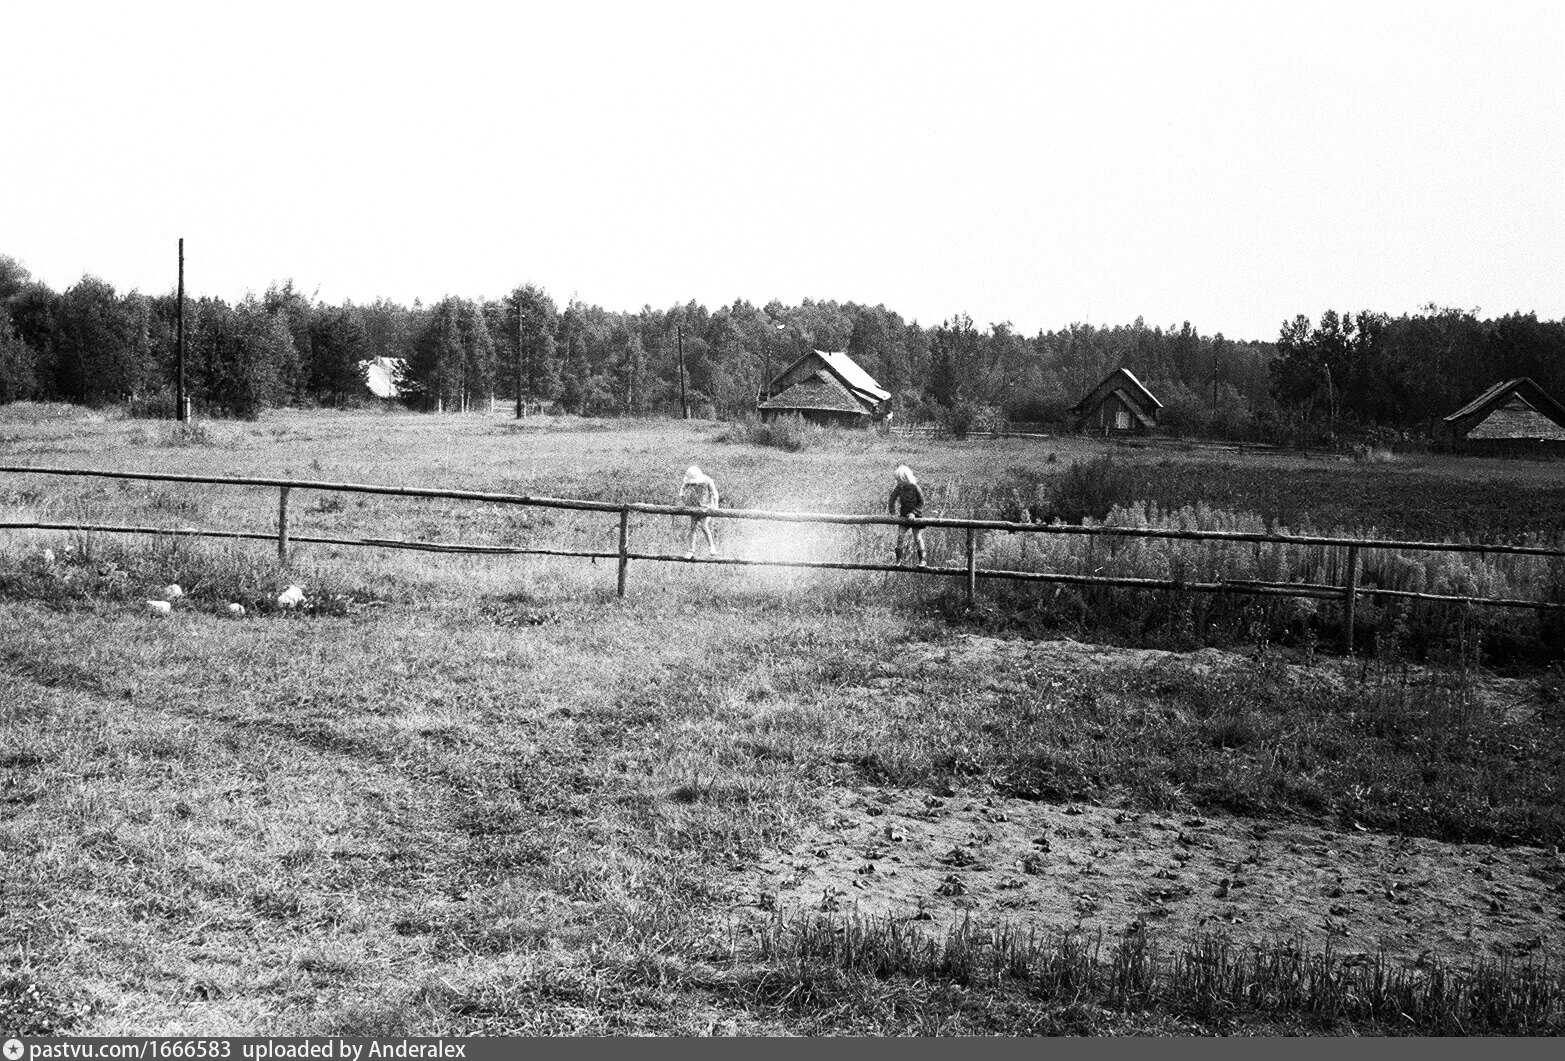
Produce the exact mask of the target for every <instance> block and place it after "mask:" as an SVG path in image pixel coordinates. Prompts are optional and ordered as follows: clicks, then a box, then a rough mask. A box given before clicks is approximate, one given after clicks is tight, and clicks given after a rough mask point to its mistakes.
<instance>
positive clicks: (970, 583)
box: [967, 527, 978, 608]
mask: <svg viewBox="0 0 1565 1061" xmlns="http://www.w3.org/2000/svg"><path fill="white" fill-rule="evenodd" d="M973 537H974V534H973V528H971V527H969V528H967V606H968V607H969V608H971V607H972V606H973V597H974V596H975V595H976V594H977V592H978V562H977V557H976V555H975V554H974V552H973Z"/></svg>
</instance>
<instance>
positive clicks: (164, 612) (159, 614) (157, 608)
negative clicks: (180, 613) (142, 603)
mask: <svg viewBox="0 0 1565 1061" xmlns="http://www.w3.org/2000/svg"><path fill="white" fill-rule="evenodd" d="M173 613H174V606H173V605H172V604H170V603H169V602H168V601H166V600H149V601H148V602H147V614H149V615H151V616H153V617H154V618H158V619H167V618H168V617H169V616H170V615H172V614H173Z"/></svg>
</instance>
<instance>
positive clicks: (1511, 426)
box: [1438, 376, 1565, 449]
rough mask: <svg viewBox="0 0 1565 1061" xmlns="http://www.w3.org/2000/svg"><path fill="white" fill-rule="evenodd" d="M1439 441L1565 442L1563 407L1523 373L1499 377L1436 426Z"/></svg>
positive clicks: (1476, 444) (1474, 444) (1470, 444)
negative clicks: (1499, 378) (1505, 378)
mask: <svg viewBox="0 0 1565 1061" xmlns="http://www.w3.org/2000/svg"><path fill="white" fill-rule="evenodd" d="M1438 428H1439V435H1440V437H1441V439H1442V440H1443V441H1446V442H1450V443H1453V444H1457V445H1460V446H1462V448H1468V449H1482V448H1485V447H1500V448H1504V447H1507V446H1514V445H1526V444H1540V443H1541V444H1547V445H1550V446H1558V445H1560V444H1565V407H1562V406H1561V405H1560V403H1559V402H1557V401H1555V400H1554V399H1553V398H1551V397H1549V395H1548V393H1547V392H1546V391H1544V389H1543V388H1542V387H1540V386H1538V385H1537V384H1536V383H1534V382H1533V381H1532V380H1531V379H1529V378H1528V377H1526V376H1518V377H1517V378H1515V379H1508V380H1502V381H1501V382H1499V383H1496V384H1495V385H1494V386H1492V387H1490V388H1489V389H1488V390H1486V391H1484V392H1483V393H1482V394H1480V395H1479V396H1478V397H1476V398H1474V399H1473V400H1472V401H1470V402H1468V403H1467V404H1466V405H1464V406H1462V407H1461V408H1460V409H1458V410H1457V411H1456V412H1454V413H1451V414H1450V415H1449V416H1447V417H1445V418H1444V419H1442V420H1441V422H1440V424H1439V425H1438Z"/></svg>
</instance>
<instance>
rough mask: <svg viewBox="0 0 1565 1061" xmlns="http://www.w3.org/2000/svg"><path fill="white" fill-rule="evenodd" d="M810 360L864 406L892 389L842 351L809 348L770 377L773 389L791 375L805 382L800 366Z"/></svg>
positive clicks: (873, 402) (798, 380)
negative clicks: (834, 378)
mask: <svg viewBox="0 0 1565 1061" xmlns="http://www.w3.org/2000/svg"><path fill="white" fill-rule="evenodd" d="M810 361H818V362H819V363H820V364H821V365H822V366H824V368H825V370H826V371H828V372H829V373H830V374H831V375H833V376H835V377H836V378H837V379H838V380H839V381H840V382H841V383H842V385H843V386H844V387H846V388H847V389H848V391H849V392H850V393H852V394H853V395H854V396H855V397H857V398H858V399H859V400H860V401H862V402H864V403H865V404H866V405H869V406H875V405H879V404H880V403H881V402H883V401H886V400H887V399H889V398H890V397H891V392H890V391H888V390H885V389H884V388H882V387H881V385H880V384H878V383H876V382H875V380H874V378H873V377H871V376H870V374H869V373H868V372H865V371H864V370H863V369H862V368H860V367H859V365H858V363H857V362H855V361H854V360H853V358H851V357H849V356H848V354H847V351H845V350H811V351H810V352H809V353H807V354H805V355H804V356H803V357H799V358H796V359H795V360H794V361H793V362H792V363H791V364H789V365H788V367H787V368H785V369H783V370H782V371H781V372H779V373H778V374H777V375H776V376H774V377H773V378H772V380H771V381H770V382H771V386H772V387H773V388H776V387H780V386H783V382H784V381H785V380H788V379H790V378H792V379H793V380H794V382H795V383H802V382H804V381H803V380H802V379H800V378H798V377H799V376H800V375H801V373H800V369H801V367H807V363H808V362H810Z"/></svg>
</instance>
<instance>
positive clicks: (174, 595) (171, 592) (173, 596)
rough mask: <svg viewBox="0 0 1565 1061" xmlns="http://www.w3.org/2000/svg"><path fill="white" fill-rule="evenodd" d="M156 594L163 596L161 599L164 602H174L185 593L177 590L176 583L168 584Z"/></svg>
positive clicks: (177, 584)
mask: <svg viewBox="0 0 1565 1061" xmlns="http://www.w3.org/2000/svg"><path fill="white" fill-rule="evenodd" d="M158 592H159V593H161V594H163V599H164V600H166V601H176V600H179V598H181V597H183V596H184V595H185V591H184V590H182V589H180V588H179V583H178V582H170V583H169V584H168V585H166V586H164V587H163V588H162V589H160V590H159V591H158Z"/></svg>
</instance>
